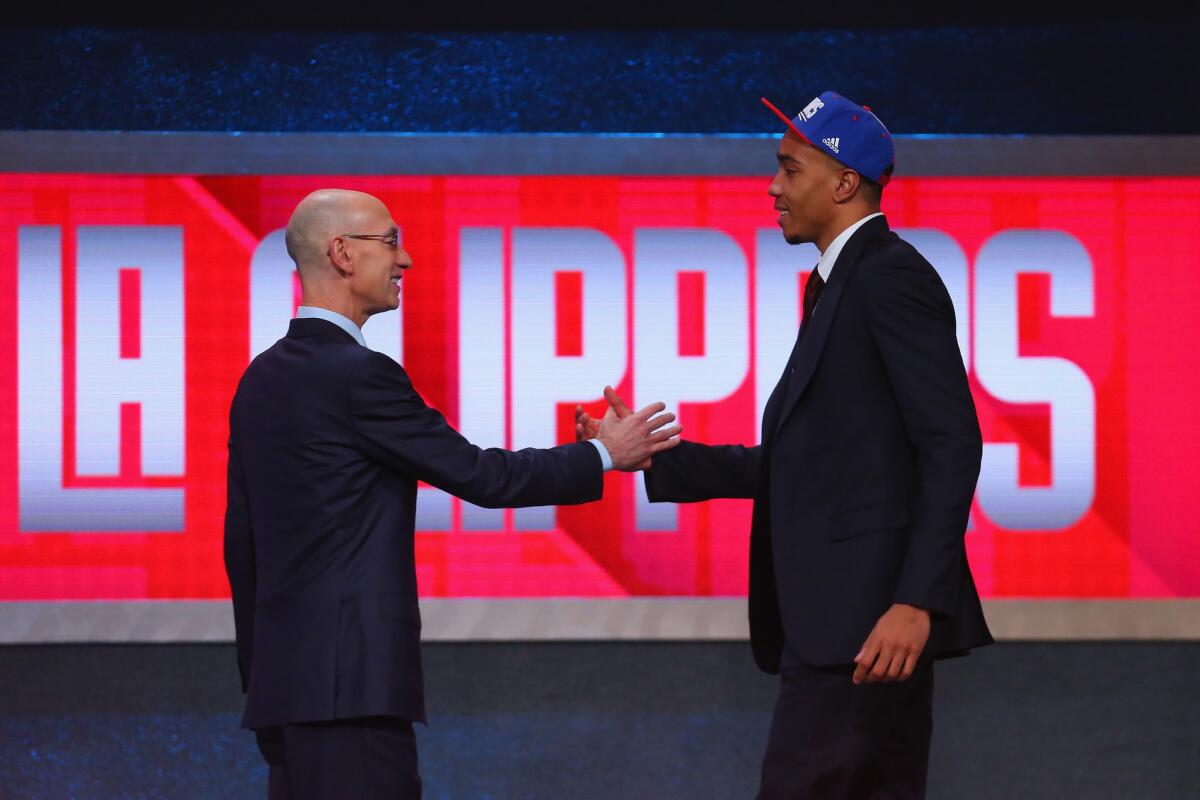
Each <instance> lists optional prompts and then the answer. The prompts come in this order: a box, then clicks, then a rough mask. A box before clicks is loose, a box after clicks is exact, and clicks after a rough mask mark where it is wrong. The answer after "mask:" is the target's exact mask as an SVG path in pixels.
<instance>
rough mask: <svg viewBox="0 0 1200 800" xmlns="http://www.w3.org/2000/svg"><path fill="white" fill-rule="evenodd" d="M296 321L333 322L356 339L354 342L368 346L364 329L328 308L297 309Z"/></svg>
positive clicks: (304, 307) (309, 307)
mask: <svg viewBox="0 0 1200 800" xmlns="http://www.w3.org/2000/svg"><path fill="white" fill-rule="evenodd" d="M296 319H323V320H325V321H326V322H332V323H333V324H334V325H337V326H338V327H339V328H341V329H342V330H344V331H345V332H346V333H348V334H350V335H351V336H353V337H354V341H356V342H358V343H359V344H361V345H362V346H363V347H366V346H367V340H366V339H365V338H363V332H362V328H360V327H358V326H357V325H355V324H354V323H353V322H351V321H350V320H349V318H347V317H343V316H342V315H341V314H339V313H337V312H336V311H330V310H329V309H328V308H318V307H317V306H300V307H299V308H298V309H296Z"/></svg>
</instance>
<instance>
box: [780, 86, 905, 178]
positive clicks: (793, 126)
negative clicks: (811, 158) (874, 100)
mask: <svg viewBox="0 0 1200 800" xmlns="http://www.w3.org/2000/svg"><path fill="white" fill-rule="evenodd" d="M759 99H760V100H762V101H763V105H764V106H766V107H767V108H769V109H771V111H772V112H774V114H775V116H777V117H779V118H780V119H781V120H783V122H784V124H785V125H787V126H788V127H789V128H791V130H792V133H794V134H796V135H797V136H799V137H800V138H801V139H802V140H803V141H805V142H808V143H809V144H811V145H812V146H813V147H816V145H815V144H813V142H812V139H809V138H808V137H807V136H805V135H804V134H803V133H801V132H800V129H799V128H797V127H796V124H795V123H794V122H792V120H791V118H790V117H788V115H787V114H784V113H783V112H782V111H780V110H779V109H778V108H776V107H775V104H774V103H772V102H771V101H770V100H768V99H767V98H765V97H760V98H759ZM863 108H866V106H863ZM868 110H870V109H868ZM817 149H820V148H817ZM822 152H824V151H822ZM891 179H892V176H891V175H887V174H884V175H880V176H879V177H878V178H876V179H875V182H876V183H878V184H879V185H880V186H887V185H888V181H890V180H891Z"/></svg>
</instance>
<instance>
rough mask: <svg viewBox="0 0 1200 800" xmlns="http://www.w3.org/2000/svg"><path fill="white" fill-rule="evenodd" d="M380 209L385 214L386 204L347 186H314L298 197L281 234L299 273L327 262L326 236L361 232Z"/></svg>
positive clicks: (317, 267) (327, 237) (327, 241)
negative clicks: (283, 232)
mask: <svg viewBox="0 0 1200 800" xmlns="http://www.w3.org/2000/svg"><path fill="white" fill-rule="evenodd" d="M380 211H382V212H383V214H384V216H385V217H386V216H387V207H386V206H384V205H383V203H381V202H380V201H379V200H378V199H377V198H375V197H372V196H371V195H369V194H366V193H365V192H356V191H353V190H351V189H318V190H317V191H315V192H313V193H312V194H310V195H309V196H308V197H306V198H304V199H303V200H301V201H300V205H298V206H296V210H295V211H293V212H292V217H291V219H289V220H288V226H287V234H286V236H285V237H284V241H285V242H286V244H287V252H288V255H289V256H291V257H292V261H294V262H296V269H298V270H299V271H300V275H301V277H302V278H303V277H305V276H306V274H311V273H313V272H314V271H316V270H317V269H319V268H320V267H322V266H325V265H326V264H328V263H329V257H328V256H329V253H328V251H329V240H330V239H332V238H333V237H335V236H340V235H342V234H346V233H362V232H364V231H363V230H360V229H361V228H363V227H364V226H366V225H367V224H368V220H370V219H371V218H372V217H373V216H378V214H379V212H380ZM371 232H372V233H373V232H374V231H371Z"/></svg>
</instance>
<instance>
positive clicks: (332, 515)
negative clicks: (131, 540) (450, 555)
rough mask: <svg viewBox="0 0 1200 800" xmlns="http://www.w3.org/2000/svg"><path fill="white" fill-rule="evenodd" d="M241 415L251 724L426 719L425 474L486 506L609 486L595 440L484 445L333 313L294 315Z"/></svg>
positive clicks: (244, 640) (586, 497)
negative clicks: (420, 571) (417, 556)
mask: <svg viewBox="0 0 1200 800" xmlns="http://www.w3.org/2000/svg"><path fill="white" fill-rule="evenodd" d="M229 429H230V436H229V487H228V506H227V511H226V516H225V566H226V571H227V573H228V575H229V585H230V588H231V590H232V593H233V609H234V618H235V622H236V627H237V658H238V667H239V670H240V672H241V678H242V689H243V691H245V692H247V698H246V711H245V716H244V717H243V720H242V724H243V725H244V726H245V727H248V728H259V727H265V726H269V725H279V724H285V723H292V722H304V721H318V720H331V719H346V718H353V717H363V716H375V715H387V716H396V717H402V718H404V719H409V720H414V721H420V722H424V720H425V704H424V692H423V685H422V678H421V659H420V651H419V642H420V633H421V617H420V613H419V611H418V608H417V580H416V571H415V566H414V556H413V527H414V522H415V514H416V496H417V481H418V480H423V481H426V482H428V483H430V484H432V485H434V486H437V487H439V488H441V489H444V490H445V491H447V492H449V493H451V494H453V495H456V496H458V497H461V498H463V499H465V500H468V501H470V502H472V503H474V504H476V505H480V506H488V507H500V506H506V507H507V506H535V505H550V504H571V503H585V502H589V501H591V500H597V499H599V498H600V495H601V493H602V486H603V480H602V479H603V468H602V466H601V462H600V455H599V453H597V451H596V449H595V447H593V446H592V445H591V444H588V443H586V442H584V443H574V444H568V445H564V446H562V447H555V448H552V449H548V450H536V449H528V450H521V451H519V452H510V451H507V450H500V449H490V450H481V449H480V448H478V447H475V446H474V445H472V444H471V443H470V442H468V441H467V440H466V439H464V438H463V437H462V436H461V435H460V434H459V433H458V432H457V431H455V430H454V429H453V428H451V427H450V426H449V425H448V424H447V422H446V420H445V418H444V417H443V416H442V415H441V414H440V413H438V412H437V411H436V410H434V409H432V408H430V407H429V406H427V405H426V404H425V403H424V401H422V400H421V398H420V396H419V395H418V394H417V392H416V391H415V390H414V389H413V386H412V384H411V383H410V382H409V379H408V376H407V374H406V373H405V372H404V369H403V368H401V367H400V365H399V364H397V363H396V362H395V361H393V360H392V359H390V358H388V357H387V356H385V355H382V354H380V353H376V352H374V351H372V350H368V349H367V348H365V347H362V346H360V345H359V344H358V343H357V342H355V341H354V339H353V338H351V337H350V335H349V334H347V333H346V332H345V331H343V330H341V329H340V328H338V326H336V325H334V324H333V323H330V322H327V321H325V320H320V319H294V320H292V322H291V326H290V327H289V329H288V334H287V336H286V337H285V338H283V339H280V340H279V341H278V342H276V343H275V344H274V345H273V346H272V347H271V348H270V349H268V350H266V351H265V352H263V353H262V354H261V355H259V356H258V357H257V358H255V359H254V361H253V362H252V363H251V364H250V366H249V367H248V368H247V369H246V372H245V374H244V375H243V376H242V379H241V382H240V384H239V385H238V389H237V394H236V395H235V396H234V398H233V405H232V408H231V410H230V418H229Z"/></svg>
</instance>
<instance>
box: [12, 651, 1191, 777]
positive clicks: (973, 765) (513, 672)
mask: <svg viewBox="0 0 1200 800" xmlns="http://www.w3.org/2000/svg"><path fill="white" fill-rule="evenodd" d="M425 668H426V684H427V691H428V703H429V714H430V723H431V724H430V727H429V728H427V729H422V728H418V738H419V747H420V759H421V769H422V773H423V775H424V779H425V788H426V794H425V796H426V797H427V798H453V799H454V800H463V799H465V798H554V799H555V800H561V798H571V799H572V800H591V798H596V800H600V799H601V798H604V799H605V800H611V799H612V798H639V799H640V798H651V799H653V800H660V799H661V800H666V799H668V798H688V799H689V800H695V799H696V798H742V797H747V798H748V797H752V796H753V793H754V790H755V788H756V785H757V775H758V767H759V758H760V757H761V753H762V748H763V744H764V742H765V739H766V734H767V725H768V721H769V717H770V712H771V708H772V704H773V702H774V698H775V692H776V681H775V679H773V678H770V677H768V676H765V675H762V674H760V673H758V672H757V671H756V670H755V669H754V666H753V663H752V661H751V659H750V652H749V647H748V645H747V644H746V643H744V642H727V643H726V642H718V643H711V642H708V643H629V642H623V643H615V642H614V643H586V644H585V643H539V644H430V645H427V646H426V648H425ZM1197 675H1200V643H1181V642H1173V643H1145V642H1143V643H1125V642H1118V643H1103V644H1099V643H1097V644H1079V643H1075V644H1048V643H1037V644H1033V643H1013V642H1010V643H1004V644H998V645H995V646H993V647H990V648H987V649H986V650H983V651H980V652H977V653H976V654H974V655H972V656H970V657H969V658H966V659H959V660H956V661H950V662H943V663H941V664H939V665H938V668H937V678H936V681H937V688H936V696H935V712H934V713H935V720H934V721H935V730H934V741H933V755H932V765H931V775H930V792H929V797H930V798H931V799H934V800H936V799H937V798H943V799H944V800H950V799H951V798H954V799H957V798H972V800H992V798H995V799H996V800H1000V799H1001V798H1003V799H1004V800H1011V798H1022V800H1036V799H1037V798H1053V799H1054V800H1060V799H1061V798H1088V800H1107V799H1108V798H1113V799H1114V800H1115V799H1116V798H1122V799H1124V798H1184V797H1198V796H1200V690H1198V689H1197V687H1196V683H1195V680H1196V676H1197ZM240 708H241V695H240V694H239V692H238V687H237V681H236V670H235V666H234V654H233V647H232V646H230V645H109V646H105V645H100V646H76V645H44V646H7V647H0V798H3V799H4V800H9V799H10V798H12V799H16V798H21V799H22V800H24V799H26V798H29V799H33V798H65V797H74V798H81V799H86V798H103V799H104V800H110V799H115V798H139V800H140V799H141V798H159V797H161V798H171V799H172V800H189V799H190V798H222V800H225V799H226V798H228V799H229V800H233V799H234V798H261V797H265V794H266V792H265V782H266V770H265V768H264V767H263V765H262V763H261V761H260V759H259V756H258V753H257V750H256V749H255V746H254V743H253V737H252V735H251V734H249V733H248V732H245V731H241V730H239V729H238V719H239V713H240Z"/></svg>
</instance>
